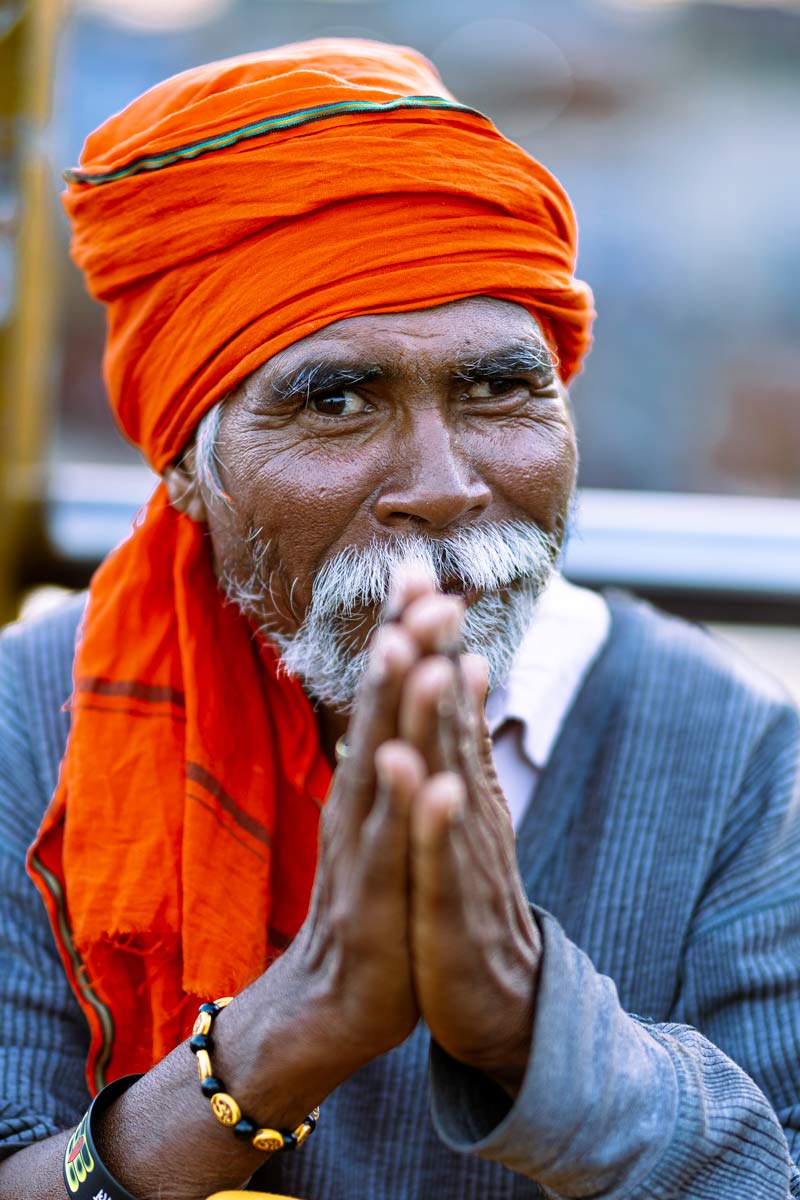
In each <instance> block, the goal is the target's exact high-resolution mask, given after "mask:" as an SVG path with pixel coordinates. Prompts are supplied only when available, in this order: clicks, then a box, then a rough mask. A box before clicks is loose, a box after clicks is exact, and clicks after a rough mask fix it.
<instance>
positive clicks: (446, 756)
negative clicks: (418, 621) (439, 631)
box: [397, 655, 458, 774]
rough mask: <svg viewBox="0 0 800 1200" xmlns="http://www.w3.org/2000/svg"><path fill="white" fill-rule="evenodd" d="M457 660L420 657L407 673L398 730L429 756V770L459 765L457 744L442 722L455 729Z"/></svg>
mask: <svg viewBox="0 0 800 1200" xmlns="http://www.w3.org/2000/svg"><path fill="white" fill-rule="evenodd" d="M452 688H453V664H452V663H451V662H450V661H449V660H448V659H446V658H444V657H442V656H441V655H431V656H429V657H427V658H422V659H420V660H419V661H418V662H417V663H415V664H414V666H413V667H412V668H411V670H410V671H409V672H408V675H407V676H406V679H405V683H404V685H403V688H402V692H401V696H400V704H399V709H398V719H397V730H398V734H399V736H400V737H401V738H403V739H404V740H405V741H407V742H409V743H410V744H411V745H412V746H414V747H415V748H416V749H417V750H418V751H419V753H420V754H421V755H422V756H423V758H424V759H425V762H426V765H427V769H428V773H429V774H435V773H436V772H438V771H441V770H442V769H444V768H445V767H446V766H447V767H451V768H453V769H457V765H458V762H457V757H456V748H455V744H454V742H453V741H452V739H451V742H450V744H448V743H447V740H446V738H445V739H442V738H441V736H440V724H441V722H443V721H449V722H450V724H449V726H448V728H450V729H452V728H453V726H452V714H453V704H454V697H453V690H452Z"/></svg>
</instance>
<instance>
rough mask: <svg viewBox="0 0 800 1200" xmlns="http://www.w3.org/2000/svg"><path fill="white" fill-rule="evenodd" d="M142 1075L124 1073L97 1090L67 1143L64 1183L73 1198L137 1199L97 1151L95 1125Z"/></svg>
mask: <svg viewBox="0 0 800 1200" xmlns="http://www.w3.org/2000/svg"><path fill="white" fill-rule="evenodd" d="M141 1078H142V1077H141V1075H123V1076H122V1078H121V1079H115V1080H114V1082H113V1083H109V1084H108V1086H107V1087H104V1088H103V1090H102V1091H100V1092H98V1093H97V1095H96V1096H95V1098H94V1100H93V1101H92V1103H91V1104H90V1105H89V1109H88V1111H87V1113H86V1115H85V1116H84V1117H83V1119H82V1120H81V1122H80V1124H79V1125H78V1128H77V1129H76V1130H75V1131H74V1132H73V1134H72V1136H71V1137H70V1139H69V1141H68V1142H67V1149H66V1152H65V1154H64V1186H65V1187H66V1189H67V1195H68V1196H69V1197H71V1198H72V1200H136V1197H135V1196H132V1195H131V1193H130V1192H129V1191H127V1190H126V1189H125V1188H124V1187H123V1186H122V1184H121V1183H118V1182H117V1180H116V1179H115V1178H114V1176H113V1175H112V1174H111V1172H110V1171H109V1170H108V1168H107V1167H106V1166H105V1164H104V1163H103V1160H102V1159H101V1158H100V1155H99V1154H98V1153H97V1148H96V1147H95V1144H94V1137H93V1136H92V1126H93V1124H94V1122H95V1121H96V1119H97V1117H98V1116H99V1115H100V1113H101V1112H102V1111H103V1109H104V1108H107V1107H108V1105H109V1104H111V1103H112V1101H114V1100H116V1098H117V1096H121V1095H122V1093H123V1092H126V1091H127V1090H128V1088H129V1087H131V1085H132V1084H134V1083H136V1080H137V1079H141Z"/></svg>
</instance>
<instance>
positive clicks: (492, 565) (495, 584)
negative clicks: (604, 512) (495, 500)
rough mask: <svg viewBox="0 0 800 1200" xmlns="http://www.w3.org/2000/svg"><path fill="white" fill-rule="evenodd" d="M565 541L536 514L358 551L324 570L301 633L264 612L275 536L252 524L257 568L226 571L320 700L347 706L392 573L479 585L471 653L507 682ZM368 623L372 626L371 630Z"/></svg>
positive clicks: (468, 625)
mask: <svg viewBox="0 0 800 1200" xmlns="http://www.w3.org/2000/svg"><path fill="white" fill-rule="evenodd" d="M560 540H561V539H560V538H559V537H556V536H553V535H549V534H546V533H544V532H543V531H542V530H541V529H540V528H539V526H538V525H535V524H533V522H530V521H504V522H502V523H500V524H496V525H475V526H472V527H470V528H465V529H461V530H459V531H458V532H456V533H454V534H450V535H449V536H447V537H440V538H433V537H429V536H426V535H408V534H404V535H400V536H397V537H394V538H392V539H391V540H386V539H381V540H377V539H376V540H375V541H374V542H373V543H372V544H371V545H369V546H366V547H364V548H361V549H357V548H350V549H347V550H343V551H341V552H340V553H339V554H337V555H335V557H333V558H331V559H330V560H329V561H328V562H326V563H325V564H324V566H322V567H321V568H320V570H319V571H318V573H317V575H316V577H315V579H314V582H313V584H312V589H311V601H310V603H309V605H308V608H307V610H306V613H305V616H304V617H303V619H302V620H301V622H300V624H299V627H298V628H297V629H296V631H295V632H294V633H289V634H287V633H285V632H281V631H280V630H278V629H276V628H275V625H274V623H273V622H274V619H273V620H270V619H269V618H267V619H265V616H264V613H265V610H267V611H268V610H269V609H270V608H274V601H273V603H272V604H270V596H271V578H272V572H269V573H267V560H268V557H269V543H268V542H266V543H265V542H264V541H263V540H262V539H261V537H260V531H259V530H254V531H253V532H252V533H251V535H250V537H249V538H248V545H249V547H250V552H251V559H252V574H251V576H250V578H249V579H248V581H247V582H246V583H245V584H241V583H238V582H237V581H236V580H235V579H232V578H230V577H224V578H223V581H222V582H223V586H224V588H225V591H226V594H227V595H228V597H229V599H230V600H232V601H233V602H234V603H235V604H237V605H238V606H239V608H241V609H242V611H243V612H244V613H246V614H247V615H248V616H249V617H251V618H254V619H255V621H256V622H257V623H258V624H259V632H260V633H262V634H263V635H264V636H265V637H266V638H268V639H269V640H270V641H272V642H273V643H274V644H275V645H276V646H277V647H278V649H279V651H280V654H281V661H282V664H283V666H284V668H285V669H286V671H288V672H290V673H291V674H292V675H296V676H297V677H298V678H299V679H300V680H301V682H302V684H303V687H304V689H305V691H306V692H307V693H308V695H309V696H310V697H311V698H312V699H313V700H315V701H318V702H319V703H322V704H325V705H329V706H330V707H332V708H336V709H339V710H341V711H343V712H349V711H350V710H351V709H352V707H353V702H354V699H355V695H356V691H357V688H358V684H359V681H360V680H361V677H362V675H363V674H364V670H365V668H366V665H367V658H368V654H369V649H368V646H369V638H370V636H371V634H372V632H373V631H374V628H375V627H376V625H377V624H379V623H380V616H378V618H377V620H376V617H375V613H379V612H380V608H381V606H382V605H383V604H384V603H385V602H386V599H387V596H388V594H389V584H390V580H391V576H392V574H393V573H394V571H396V570H397V569H398V568H401V569H402V568H403V567H405V566H408V565H411V564H413V565H414V566H416V567H417V568H418V569H420V570H422V571H424V572H425V574H427V575H428V577H429V578H430V579H431V582H435V583H436V584H437V585H438V586H439V587H440V588H442V589H443V590H448V591H453V590H457V591H463V592H464V593H467V592H470V591H479V592H480V593H481V594H480V596H479V597H478V599H477V600H476V601H475V602H474V603H472V604H470V605H469V606H468V607H467V611H466V615H465V617H464V623H463V626H462V640H463V646H464V650H465V651H467V652H468V653H472V654H481V655H483V657H484V658H485V659H486V660H487V662H488V664H489V686H490V687H493V686H494V685H495V684H497V683H499V682H501V681H502V680H503V679H505V677H506V675H507V674H508V671H509V669H510V667H511V662H512V660H513V657H514V654H515V652H516V650H517V647H518V646H519V644H520V642H521V641H522V638H523V636H524V634H525V631H526V629H527V628H528V625H529V624H530V621H531V618H532V616H533V611H534V608H535V606H536V601H537V599H538V597H539V595H540V594H541V592H542V591H543V589H544V587H545V585H546V584H547V582H548V580H549V578H550V576H551V574H552V572H553V568H554V566H555V562H556V559H557V557H558V552H559V548H560ZM365 629H366V631H365Z"/></svg>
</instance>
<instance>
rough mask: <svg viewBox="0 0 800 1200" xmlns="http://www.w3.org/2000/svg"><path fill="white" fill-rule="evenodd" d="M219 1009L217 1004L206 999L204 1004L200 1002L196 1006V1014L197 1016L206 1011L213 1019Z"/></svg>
mask: <svg viewBox="0 0 800 1200" xmlns="http://www.w3.org/2000/svg"><path fill="white" fill-rule="evenodd" d="M219 1011H220V1009H219V1005H218V1004H214V1003H213V1002H212V1001H211V1000H206V1002H205V1004H201V1005H200V1007H199V1008H198V1010H197V1014H198V1016H199V1015H200V1013H208V1015H209V1016H210V1017H211V1020H212V1021H213V1020H214V1017H216V1016H218V1015H219Z"/></svg>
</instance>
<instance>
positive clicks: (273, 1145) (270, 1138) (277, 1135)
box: [252, 1129, 283, 1154]
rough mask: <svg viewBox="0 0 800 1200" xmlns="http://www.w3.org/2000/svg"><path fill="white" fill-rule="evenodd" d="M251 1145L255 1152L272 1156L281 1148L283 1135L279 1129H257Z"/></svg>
mask: <svg viewBox="0 0 800 1200" xmlns="http://www.w3.org/2000/svg"><path fill="white" fill-rule="evenodd" d="M252 1144H253V1145H254V1146H255V1148H256V1150H262V1151H263V1152H264V1153H265V1154H274V1153H275V1151H276V1150H281V1149H282V1148H283V1134H282V1133H281V1132H280V1130H279V1129H257V1130H256V1131H255V1133H254V1134H253V1138H252Z"/></svg>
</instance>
